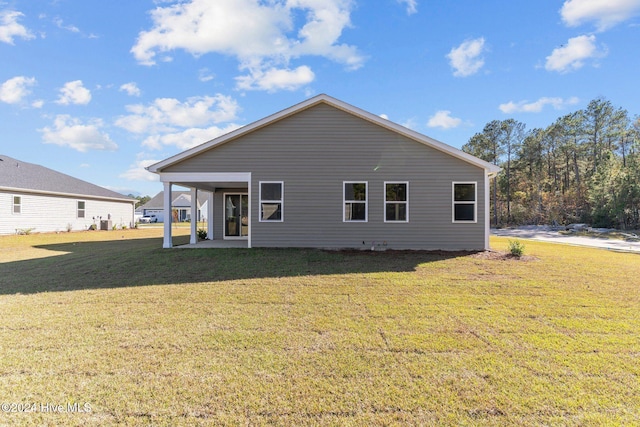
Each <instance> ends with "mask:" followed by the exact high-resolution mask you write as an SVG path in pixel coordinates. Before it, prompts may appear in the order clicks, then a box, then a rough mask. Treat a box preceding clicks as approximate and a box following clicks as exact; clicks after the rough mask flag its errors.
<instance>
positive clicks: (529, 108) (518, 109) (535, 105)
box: [498, 96, 579, 114]
mask: <svg viewBox="0 0 640 427" xmlns="http://www.w3.org/2000/svg"><path fill="white" fill-rule="evenodd" d="M578 102H579V99H578V98H576V97H575V96H574V97H571V98H569V99H563V98H558V97H554V98H549V97H542V98H540V99H538V100H537V101H534V102H528V101H518V102H513V101H509V102H507V103H505V104H500V106H499V107H498V108H499V109H500V111H502V112H503V113H506V114H511V113H539V112H540V111H542V109H543V108H544V107H545V106H547V105H551V106H552V107H553V108H554V109H555V110H561V109H563V108H564V107H566V106H568V105H575V104H577V103H578Z"/></svg>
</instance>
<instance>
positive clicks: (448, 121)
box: [427, 110, 462, 129]
mask: <svg viewBox="0 0 640 427" xmlns="http://www.w3.org/2000/svg"><path fill="white" fill-rule="evenodd" d="M461 124H462V119H459V118H457V117H452V116H451V111H449V110H440V111H437V112H436V113H435V114H434V115H433V116H431V117H429V121H428V122H427V126H429V127H430V128H442V129H452V128H456V127H458V126H460V125H461Z"/></svg>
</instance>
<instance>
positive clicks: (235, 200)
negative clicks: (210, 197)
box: [224, 193, 249, 239]
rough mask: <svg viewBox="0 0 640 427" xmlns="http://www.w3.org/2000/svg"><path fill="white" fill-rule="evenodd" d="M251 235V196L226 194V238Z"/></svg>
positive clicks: (241, 237) (239, 237)
mask: <svg viewBox="0 0 640 427" xmlns="http://www.w3.org/2000/svg"><path fill="white" fill-rule="evenodd" d="M248 235H249V196H248V195H247V194H246V193H244V194H234V193H225V194H224V238H225V239H246V238H247V236H248Z"/></svg>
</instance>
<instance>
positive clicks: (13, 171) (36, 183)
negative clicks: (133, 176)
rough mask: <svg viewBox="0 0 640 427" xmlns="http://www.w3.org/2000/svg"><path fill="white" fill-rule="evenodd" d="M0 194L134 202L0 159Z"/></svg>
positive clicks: (63, 176)
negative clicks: (29, 194)
mask: <svg viewBox="0 0 640 427" xmlns="http://www.w3.org/2000/svg"><path fill="white" fill-rule="evenodd" d="M0 190H5V191H20V192H27V193H40V194H51V195H58V196H71V197H90V198H98V199H107V200H117V201H126V202H134V201H135V199H132V198H130V197H126V196H123V195H122V194H120V193H116V192H115V191H111V190H108V189H106V188H103V187H100V186H98V185H95V184H91V183H89V182H86V181H83V180H81V179H78V178H74V177H72V176H69V175H66V174H63V173H61V172H57V171H54V170H53V169H49V168H45V167H44V166H40V165H36V164H33V163H27V162H23V161H20V160H16V159H14V158H12V157H9V156H5V155H0Z"/></svg>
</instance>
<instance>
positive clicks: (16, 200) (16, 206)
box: [12, 196, 22, 214]
mask: <svg viewBox="0 0 640 427" xmlns="http://www.w3.org/2000/svg"><path fill="white" fill-rule="evenodd" d="M12 212H13V213H14V214H19V213H21V212H22V197H20V196H13V211H12Z"/></svg>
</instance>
